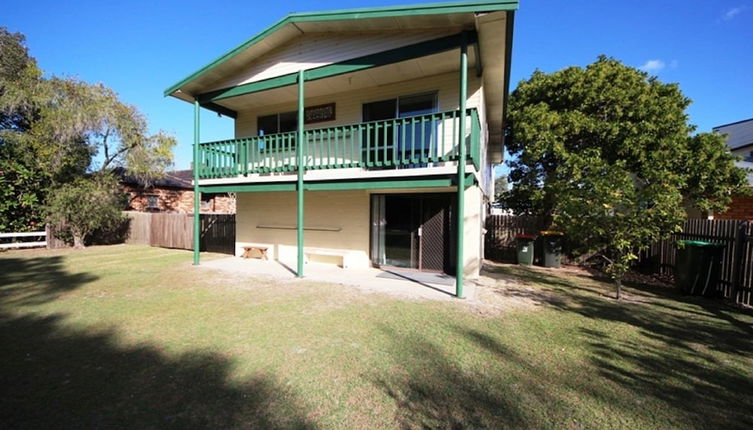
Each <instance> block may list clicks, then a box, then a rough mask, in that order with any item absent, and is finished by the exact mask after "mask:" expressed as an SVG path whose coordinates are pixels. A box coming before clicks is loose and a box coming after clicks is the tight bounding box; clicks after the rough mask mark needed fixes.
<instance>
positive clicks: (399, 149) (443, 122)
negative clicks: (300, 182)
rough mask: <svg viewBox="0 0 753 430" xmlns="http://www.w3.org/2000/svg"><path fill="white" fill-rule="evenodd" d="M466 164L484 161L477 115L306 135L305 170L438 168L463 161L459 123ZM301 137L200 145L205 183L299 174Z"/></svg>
mask: <svg viewBox="0 0 753 430" xmlns="http://www.w3.org/2000/svg"><path fill="white" fill-rule="evenodd" d="M461 120H462V121H465V136H464V139H463V140H464V144H465V145H466V151H465V152H466V160H465V162H467V161H468V160H470V161H471V162H472V163H473V165H474V166H475V167H476V169H478V168H479V165H480V162H481V144H480V142H481V125H480V121H479V115H478V111H477V110H476V109H475V108H474V109H467V110H466V114H465V115H463V116H462V118H461V115H460V111H459V110H455V111H447V112H438V113H431V114H425V115H418V116H410V117H404V118H395V119H387V120H381V121H371V122H362V123H356V124H348V125H338V126H333V127H327V128H313V129H305V130H304V131H303V147H302V151H303V154H302V159H303V169H304V170H307V171H308V170H315V169H344V168H355V169H359V168H360V169H362V170H363V171H370V170H386V169H410V168H420V167H424V168H426V167H433V166H437V165H442V164H445V163H452V164H455V163H456V162H458V161H459V152H460V151H459V148H460V136H459V134H460V133H459V129H460V121H461ZM297 134H298V133H297V132H295V131H293V132H287V133H277V134H270V135H266V136H253V137H244V138H240V139H231V140H223V141H218V142H206V143H200V144H199V148H198V159H197V168H198V176H199V179H200V180H208V179H233V178H235V179H239V180H241V179H242V180H244V181H248V180H249V179H251V178H249V177H253V176H254V175H265V174H272V173H284V172H295V171H297V170H298V154H297V142H296V140H297Z"/></svg>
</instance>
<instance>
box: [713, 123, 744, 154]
mask: <svg viewBox="0 0 753 430" xmlns="http://www.w3.org/2000/svg"><path fill="white" fill-rule="evenodd" d="M714 131H716V132H719V133H721V134H726V135H727V146H729V149H739V148H744V147H746V146H751V145H753V118H751V119H746V120H742V121H737V122H733V123H730V124H724V125H720V126H716V127H714Z"/></svg>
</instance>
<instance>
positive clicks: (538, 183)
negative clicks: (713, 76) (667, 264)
mask: <svg viewBox="0 0 753 430" xmlns="http://www.w3.org/2000/svg"><path fill="white" fill-rule="evenodd" d="M689 104H690V100H689V99H688V98H686V97H685V96H684V95H683V94H682V92H681V91H680V88H679V87H678V85H677V84H665V83H662V82H660V81H659V80H658V79H657V78H656V77H652V76H649V75H648V74H646V73H644V72H642V71H640V70H637V69H634V68H631V67H628V66H625V65H624V64H622V63H621V62H619V61H617V60H615V59H611V58H606V57H603V56H602V57H600V58H599V59H598V60H597V61H596V62H594V63H593V64H590V65H589V66H587V67H585V68H581V67H569V68H566V69H563V70H561V71H558V72H555V73H551V74H546V73H543V72H540V71H537V72H534V74H533V75H532V76H531V78H530V79H528V80H525V81H523V82H521V83H520V84H519V85H518V87H517V89H516V90H515V91H514V92H513V93H512V94H511V97H510V112H509V130H508V135H509V139H508V150H509V152H510V153H511V154H512V157H511V161H510V162H509V165H510V167H511V172H510V176H509V179H510V182H511V184H512V185H513V187H512V189H511V191H509V192H508V193H506V195H505V196H504V201H505V203H506V205H507V206H508V207H510V208H512V209H513V210H514V211H516V212H517V213H530V214H538V215H543V216H547V217H549V218H550V219H551V221H552V223H553V225H554V226H555V227H556V228H558V229H561V230H564V231H565V233H566V234H567V235H568V236H569V238H570V240H571V242H572V243H573V244H575V245H576V251H578V252H581V253H587V254H590V255H594V256H595V255H599V256H602V257H603V258H604V259H605V261H607V271H608V273H609V274H610V275H611V276H612V278H613V279H614V280H615V284H616V287H617V297H618V298H619V296H620V285H621V280H622V277H623V275H624V274H625V272H626V271H627V270H628V269H629V266H630V263H631V262H632V261H633V260H635V259H636V258H637V256H636V251H637V250H641V249H644V248H646V247H648V246H649V245H650V244H651V243H653V242H655V241H656V240H658V239H660V238H664V237H667V236H668V235H670V234H671V233H673V232H676V231H678V230H679V228H680V227H681V225H682V222H683V221H684V219H685V217H686V209H685V206H684V205H693V206H696V207H698V208H700V209H705V210H723V209H724V208H726V206H728V205H729V203H730V200H731V195H732V193H734V192H743V190H744V188H745V184H746V181H745V172H744V171H743V170H742V169H738V168H736V167H735V166H734V161H735V157H734V156H732V155H731V154H730V153H729V152H728V151H727V148H726V146H725V145H724V138H723V137H722V136H719V135H716V134H711V133H699V134H696V135H691V134H692V133H693V132H694V127H693V126H691V125H690V124H689V123H688V116H687V114H686V112H685V109H686V108H687V107H688V105H689Z"/></svg>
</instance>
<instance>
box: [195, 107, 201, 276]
mask: <svg viewBox="0 0 753 430" xmlns="http://www.w3.org/2000/svg"><path fill="white" fill-rule="evenodd" d="M199 109H200V106H199V101H198V100H194V102H193V264H194V265H198V264H199V246H200V241H199V235H200V234H201V232H200V231H199V230H200V228H201V224H200V222H199V221H200V220H199V218H200V216H199V213H200V210H201V194H200V193H199Z"/></svg>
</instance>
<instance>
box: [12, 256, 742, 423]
mask: <svg viewBox="0 0 753 430" xmlns="http://www.w3.org/2000/svg"><path fill="white" fill-rule="evenodd" d="M208 258H218V256H208ZM487 275H488V276H487V277H486V278H485V279H484V280H483V283H484V285H486V286H485V287H483V288H481V289H480V296H481V297H482V298H483V301H484V302H485V303H488V304H484V303H478V302H475V301H460V300H453V301H446V302H433V301H411V300H406V299H396V298H392V297H389V296H382V295H376V294H365V293H361V292H359V291H357V290H356V289H354V288H350V287H345V286H341V285H334V284H317V283H312V282H289V283H284V284H278V283H275V282H272V281H270V280H258V279H244V278H241V277H237V276H233V275H232V274H227V273H218V272H213V271H210V270H208V269H206V268H197V267H193V266H191V265H190V253H187V252H185V251H176V250H166V249H159V248H148V247H136V246H125V245H118V246H110V247H95V248H90V249H87V250H84V251H68V250H65V251H44V250H38V251H15V252H6V253H3V254H0V345H2V361H0V387H2V396H1V397H0V423H2V424H1V426H2V427H4V428H12V429H20V428H34V429H36V428H52V427H54V428H70V427H81V428H112V427H116V428H124V427H125V428H138V429H144V428H395V427H398V428H540V429H547V428H552V429H555V428H556V429H561V428H596V429H604V428H631V429H632V428H699V429H700V428H725V429H730V428H740V429H743V428H753V413H751V411H753V316H751V314H749V313H745V312H743V311H740V310H736V309H733V308H730V307H726V306H724V305H721V304H719V303H717V302H714V301H710V300H706V299H700V298H698V299H697V298H686V297H682V296H679V295H676V294H675V293H674V291H673V290H671V289H668V288H664V287H656V286H647V285H635V284H629V285H628V286H627V287H626V297H627V300H625V301H624V302H622V303H618V302H615V301H614V300H612V299H610V298H609V297H608V294H611V287H610V286H609V285H608V284H605V283H603V282H601V281H600V280H599V279H596V278H594V277H592V276H590V275H588V274H587V273H586V272H581V271H576V270H566V271H559V272H555V271H551V270H550V271H547V270H544V269H527V268H521V267H517V266H508V265H494V266H492V267H490V269H489V272H488V273H487ZM416 288H421V287H420V286H417V287H416Z"/></svg>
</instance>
